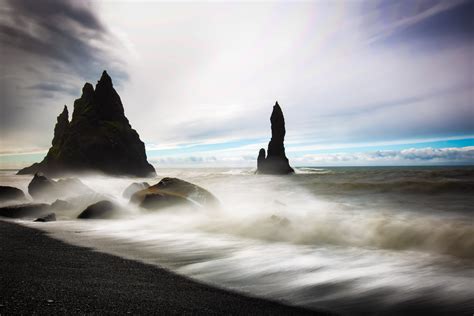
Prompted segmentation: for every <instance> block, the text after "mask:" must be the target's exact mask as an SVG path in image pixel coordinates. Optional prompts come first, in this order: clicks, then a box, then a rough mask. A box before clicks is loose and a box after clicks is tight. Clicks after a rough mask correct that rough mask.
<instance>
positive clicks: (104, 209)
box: [77, 200, 121, 219]
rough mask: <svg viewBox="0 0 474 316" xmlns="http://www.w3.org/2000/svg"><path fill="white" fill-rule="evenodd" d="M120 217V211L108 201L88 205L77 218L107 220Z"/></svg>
mask: <svg viewBox="0 0 474 316" xmlns="http://www.w3.org/2000/svg"><path fill="white" fill-rule="evenodd" d="M120 215H121V209H120V207H119V206H118V205H116V204H115V203H112V202H110V201H106V200H104V201H100V202H97V203H95V204H92V205H89V206H88V207H87V208H86V209H85V210H84V211H82V213H81V214H79V216H78V217H77V218H80V219H109V218H116V217H119V216H120Z"/></svg>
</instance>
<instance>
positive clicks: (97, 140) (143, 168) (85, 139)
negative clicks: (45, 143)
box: [18, 71, 155, 176]
mask: <svg viewBox="0 0 474 316" xmlns="http://www.w3.org/2000/svg"><path fill="white" fill-rule="evenodd" d="M68 116H69V113H68V109H67V107H66V106H65V107H64V109H63V111H62V113H61V114H60V115H59V116H58V118H57V123H56V126H55V128H54V137H53V141H52V143H51V145H52V146H51V148H50V149H49V151H48V153H47V155H46V157H45V158H44V159H43V161H42V162H40V163H35V164H33V165H32V166H30V167H27V168H24V169H22V170H20V171H19V172H18V174H34V173H37V172H42V173H44V174H46V175H48V176H58V175H62V174H68V173H77V172H100V173H105V174H112V175H129V176H148V175H154V174H155V169H154V168H153V166H152V165H150V164H149V163H148V161H147V157H146V153H145V145H144V143H143V142H142V141H141V140H140V137H139V135H138V133H137V132H136V131H135V130H134V129H132V127H131V126H130V123H129V121H128V119H127V118H126V117H125V114H124V108H123V105H122V101H121V100H120V96H119V95H118V94H117V92H116V91H115V89H114V87H113V84H112V79H111V78H110V76H109V75H108V74H107V72H105V71H104V72H103V74H102V77H101V78H100V80H99V82H98V83H97V85H96V88H95V90H94V87H93V86H92V85H91V84H90V83H86V84H85V85H84V88H83V89H82V96H81V97H80V98H79V99H77V100H76V101H75V102H74V112H73V114H72V119H71V121H70V122H69V118H68Z"/></svg>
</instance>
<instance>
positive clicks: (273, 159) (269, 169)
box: [257, 102, 295, 174]
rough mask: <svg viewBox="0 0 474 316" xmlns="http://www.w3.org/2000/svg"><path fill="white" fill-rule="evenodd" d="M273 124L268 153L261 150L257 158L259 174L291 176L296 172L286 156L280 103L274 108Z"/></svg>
mask: <svg viewBox="0 0 474 316" xmlns="http://www.w3.org/2000/svg"><path fill="white" fill-rule="evenodd" d="M270 121H271V123H272V138H271V140H270V142H269V143H268V153H267V155H266V156H265V149H263V148H261V149H260V151H259V153H258V158H257V173H259V174H289V173H293V172H295V171H294V170H293V168H291V167H290V163H289V161H288V158H286V154H285V146H284V144H283V142H284V139H285V134H286V130H285V118H284V117H283V112H282V110H281V108H280V105H279V104H278V102H276V103H275V105H274V106H273V112H272V115H271V117H270Z"/></svg>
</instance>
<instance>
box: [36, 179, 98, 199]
mask: <svg viewBox="0 0 474 316" xmlns="http://www.w3.org/2000/svg"><path fill="white" fill-rule="evenodd" d="M91 191H92V190H91V189H90V188H89V187H87V186H86V185H85V184H83V183H82V182H81V181H79V180H78V179H74V178H70V179H59V180H58V181H54V180H51V179H49V178H47V177H46V176H44V175H42V174H39V173H36V174H35V175H34V177H33V179H32V180H31V182H30V183H29V184H28V193H29V194H30V195H31V196H32V197H33V198H35V199H48V200H53V199H57V198H61V197H64V196H66V195H79V194H85V193H90V192H91Z"/></svg>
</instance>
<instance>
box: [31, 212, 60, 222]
mask: <svg viewBox="0 0 474 316" xmlns="http://www.w3.org/2000/svg"><path fill="white" fill-rule="evenodd" d="M34 221H35V222H55V221H56V214H54V213H49V214H47V215H45V216H43V217H39V218H37V219H35V220H34Z"/></svg>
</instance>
